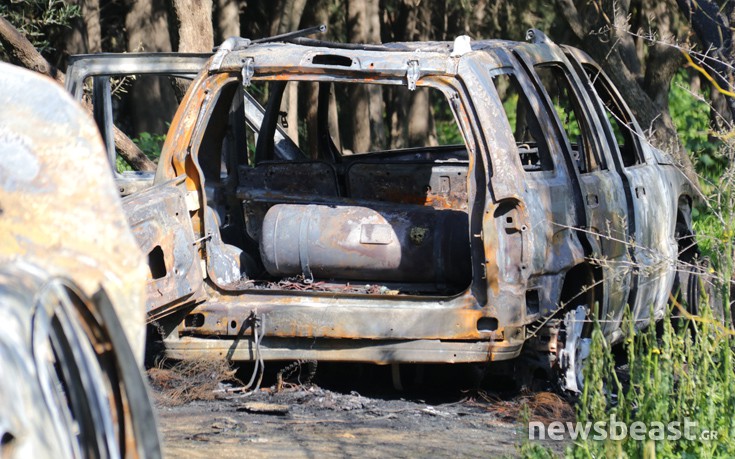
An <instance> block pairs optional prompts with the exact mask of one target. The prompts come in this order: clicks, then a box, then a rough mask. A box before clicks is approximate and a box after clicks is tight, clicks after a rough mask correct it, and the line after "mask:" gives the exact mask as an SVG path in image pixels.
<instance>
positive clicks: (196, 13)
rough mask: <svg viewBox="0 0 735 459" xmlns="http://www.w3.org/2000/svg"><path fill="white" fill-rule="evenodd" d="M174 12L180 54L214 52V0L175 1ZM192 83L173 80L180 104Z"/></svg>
mask: <svg viewBox="0 0 735 459" xmlns="http://www.w3.org/2000/svg"><path fill="white" fill-rule="evenodd" d="M173 11H174V15H175V16H176V25H177V27H176V37H175V42H176V43H178V52H180V53H207V52H210V51H212V48H214V30H213V28H212V0H173ZM172 41H174V40H172ZM190 83H191V82H190V81H189V80H187V79H185V78H175V79H174V80H173V89H174V93H176V99H177V100H178V101H179V102H181V100H182V99H183V98H184V94H186V90H187V89H189V84H190Z"/></svg>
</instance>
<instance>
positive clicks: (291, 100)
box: [276, 0, 306, 145]
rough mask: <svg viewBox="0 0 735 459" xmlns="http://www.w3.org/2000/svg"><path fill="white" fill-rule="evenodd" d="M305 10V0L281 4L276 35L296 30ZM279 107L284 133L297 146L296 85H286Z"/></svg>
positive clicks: (288, 0)
mask: <svg viewBox="0 0 735 459" xmlns="http://www.w3.org/2000/svg"><path fill="white" fill-rule="evenodd" d="M305 8H306V0H286V1H284V2H283V9H282V12H281V21H280V23H279V25H278V30H277V32H276V33H277V34H282V33H286V32H291V31H293V30H298V28H299V25H300V24H301V16H303V14H304V9H305ZM281 107H282V108H283V110H284V111H285V112H286V122H287V123H288V127H287V128H286V132H287V133H288V136H289V137H291V140H293V141H294V142H295V143H296V144H297V145H298V144H299V93H298V86H297V84H296V83H291V84H288V85H286V90H285V92H284V94H283V101H282V102H281Z"/></svg>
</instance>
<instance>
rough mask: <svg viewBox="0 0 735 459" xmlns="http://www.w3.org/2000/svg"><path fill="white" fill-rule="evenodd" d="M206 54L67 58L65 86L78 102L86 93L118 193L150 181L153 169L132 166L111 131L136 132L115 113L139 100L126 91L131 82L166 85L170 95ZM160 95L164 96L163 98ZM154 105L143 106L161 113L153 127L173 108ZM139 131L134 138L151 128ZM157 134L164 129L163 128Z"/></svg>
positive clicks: (148, 135) (118, 134) (166, 118)
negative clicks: (161, 108) (138, 169)
mask: <svg viewBox="0 0 735 459" xmlns="http://www.w3.org/2000/svg"><path fill="white" fill-rule="evenodd" d="M210 56H211V54H208V53H203V54H184V53H129V54H117V53H109V54H106V53H103V54H92V55H78V56H71V57H70V58H69V68H68V71H67V78H66V89H67V91H69V92H70V93H71V94H72V96H73V97H74V98H75V99H76V100H78V101H80V102H81V101H82V100H83V99H84V98H87V99H88V100H89V101H90V102H91V104H92V107H93V116H94V119H95V122H96V123H97V127H98V128H99V130H100V134H101V135H102V139H103V140H104V142H105V147H106V149H107V155H108V158H109V161H110V165H111V167H112V170H113V172H114V174H115V182H116V184H117V186H118V190H119V191H120V194H121V195H123V196H127V195H129V194H132V193H134V192H136V191H139V190H142V189H145V188H147V187H149V186H151V185H152V184H153V177H154V175H155V172H154V171H146V172H142V171H136V170H131V168H130V167H128V166H127V165H126V164H125V162H124V160H123V159H122V157H120V156H119V155H118V152H117V151H116V147H115V139H116V137H122V136H124V135H125V134H128V135H129V136H130V137H132V135H131V134H135V133H136V132H137V131H135V130H132V131H131V130H130V129H132V128H131V126H130V123H131V120H130V119H119V117H118V112H120V111H121V110H123V109H124V108H125V105H126V104H127V105H130V104H131V103H141V102H140V101H139V100H136V97H137V98H138V99H140V94H128V92H130V90H131V88H132V86H131V85H132V84H135V83H136V82H139V83H141V84H143V85H151V86H155V87H156V90H157V91H159V92H160V91H162V90H166V91H168V93H171V96H170V98H173V95H172V94H173V89H172V86H173V84H174V83H178V84H185V83H181V82H182V81H184V82H185V81H187V80H191V79H193V78H194V77H195V76H196V75H197V73H199V72H200V71H201V69H202V68H203V67H204V64H205V63H206V62H207V59H208V58H209V57H210ZM160 100H161V101H164V100H165V98H161V99H160ZM174 102H175V101H174ZM143 103H146V102H143ZM148 103H149V104H150V103H151V102H148ZM156 108H157V107H154V106H150V105H149V106H147V107H146V110H147V111H149V112H151V113H155V114H156V116H157V117H159V118H160V120H159V122H158V124H160V127H159V128H158V129H165V128H166V124H167V123H170V121H171V119H170V116H173V113H167V114H160V115H159V114H158V113H159V112H160V111H161V110H156ZM118 125H119V126H118ZM118 128H120V129H118ZM123 131H124V132H125V134H123ZM121 134H123V135H122V136H121ZM144 134H145V137H141V138H140V139H138V143H140V141H141V140H143V141H145V140H147V139H150V138H151V135H152V134H156V133H155V132H146V133H144ZM161 134H165V131H162V132H161ZM160 137H163V135H161V136H160ZM154 161H155V158H154Z"/></svg>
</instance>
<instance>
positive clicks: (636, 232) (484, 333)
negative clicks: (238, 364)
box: [72, 30, 696, 390]
mask: <svg viewBox="0 0 735 459" xmlns="http://www.w3.org/2000/svg"><path fill="white" fill-rule="evenodd" d="M161 70H162V69H158V70H157V71H161ZM110 74H112V72H109V71H108V72H105V71H104V70H100V71H99V72H98V73H97V74H95V75H98V76H99V77H105V76H109V75H110ZM85 75H86V76H90V75H92V76H94V75H93V74H92V73H87V74H85ZM72 84H73V83H72ZM294 85H295V86H297V87H298V88H303V87H308V88H310V89H309V91H311V92H307V93H308V94H310V95H311V99H309V100H310V101H311V107H310V108H311V110H312V112H311V114H310V118H309V120H307V121H304V120H301V121H298V122H299V128H300V131H299V132H301V134H298V135H296V136H292V137H289V130H288V129H287V127H288V126H287V125H288V121H289V119H290V120H293V119H294V118H289V114H287V113H284V111H283V107H284V106H285V103H284V99H285V98H288V97H294V96H293V94H302V95H303V94H304V93H305V92H304V90H302V89H296V90H291V89H289V88H291V87H292V86H294ZM358 87H360V88H362V87H364V88H366V89H365V90H366V91H367V92H368V93H370V91H378V94H380V96H379V97H378V99H377V100H381V99H382V100H388V99H390V98H398V100H401V101H410V98H411V97H428V98H429V100H432V101H435V102H432V103H433V105H432V106H433V107H434V108H432V110H436V108H435V107H436V106H437V105H436V104H437V103H442V104H444V107H446V110H447V111H446V113H449V114H451V115H450V119H451V120H453V123H452V124H453V126H454V127H455V128H456V130H457V132H458V133H459V135H458V136H457V137H456V139H458V140H459V143H457V144H452V145H436V144H437V142H436V141H434V140H431V139H423V140H418V141H416V140H415V139H414V140H412V141H411V142H410V143H409V144H407V145H398V146H397V147H396V146H395V145H389V144H390V142H387V141H384V140H380V139H382V138H383V137H381V135H380V133H378V134H375V132H377V131H375V130H372V126H371V131H370V132H371V139H370V142H368V144H366V145H358V144H357V142H353V144H351V145H348V144H347V143H345V142H342V141H341V140H340V138H345V136H344V135H341V134H344V132H345V130H344V126H345V125H349V123H351V122H352V121H349V119H350V118H352V119H360V118H365V117H368V116H369V114H368V113H367V112H366V111H363V110H367V109H363V108H361V106H358V105H355V104H354V103H353V102H354V100H355V99H350V98H349V97H348V96H344V97H342V96H343V95H349V94H351V92H350V91H354V88H358ZM375 88H377V89H375ZM78 92H79V91H78V90H77V93H78ZM422 94H423V95H422ZM426 94H428V96H427V95H426ZM340 101H342V103H341V104H340ZM351 101H352V102H351ZM408 104H409V102H406V106H408ZM402 115H403V116H406V113H405V112H403V113H402V112H401V111H400V110H397V111H394V112H393V113H387V114H386V113H382V112H379V115H378V116H377V117H372V118H373V119H378V120H383V121H384V122H385V123H386V124H390V123H389V118H390V117H391V116H392V117H394V119H395V117H400V116H402ZM103 124H104V123H101V124H100V125H101V126H102V125H103ZM292 132H293V131H292ZM304 132H306V134H304ZM421 142H423V143H421ZM108 145H109V144H108ZM299 145H300V146H299ZM386 146H387V147H388V148H386ZM391 147H395V148H391ZM110 148H112V147H111V146H110ZM348 153H350V154H348ZM691 201H692V189H691V186H690V185H689V184H688V183H687V181H686V178H685V177H684V175H683V174H681V172H680V171H679V170H678V169H677V168H676V167H675V165H674V164H672V161H671V160H670V159H669V158H668V157H667V156H666V155H664V154H663V153H662V152H661V151H658V150H656V149H654V148H652V147H651V146H650V145H649V144H648V143H647V142H646V141H645V138H644V136H643V131H642V130H641V128H640V126H638V124H637V122H636V121H635V119H634V118H633V116H632V115H631V112H630V110H629V109H628V107H627V106H626V104H625V102H624V101H623V100H622V99H621V97H620V95H619V94H618V92H617V91H616V90H615V88H614V87H613V86H612V84H611V83H610V82H609V80H608V79H607V78H606V76H605V75H604V74H603V73H602V71H601V70H600V68H599V67H598V66H597V65H596V64H595V63H594V62H592V61H591V59H590V58H589V57H588V56H586V55H585V54H584V53H582V52H581V51H579V50H576V49H573V48H569V47H560V46H557V45H556V44H554V43H553V42H551V41H549V40H547V39H546V37H545V36H544V35H543V34H542V33H540V32H539V31H535V30H532V31H529V42H528V43H517V42H507V41H500V40H487V41H473V42H469V40H467V39H466V37H464V38H461V39H459V40H457V41H456V42H455V44H452V43H398V44H386V45H346V44H334V43H325V42H319V41H315V40H310V39H305V38H294V39H289V40H284V41H283V42H266V43H256V42H250V41H249V40H246V39H230V40H228V41H227V42H225V43H224V44H223V45H222V46H221V47H220V48H219V50H217V52H216V53H215V54H214V55H213V56H212V57H211V59H210V60H208V61H207V63H206V66H205V68H204V70H203V71H202V72H201V73H200V74H199V75H198V76H197V77H196V79H195V80H194V82H193V83H192V85H191V86H190V88H189V90H188V92H187V94H186V96H185V97H184V99H183V101H182V103H181V105H180V107H179V110H178V112H177V113H176V116H175V118H174V120H173V122H172V124H171V128H170V130H169V133H168V136H167V139H166V142H165V145H164V147H163V152H162V155H161V159H160V162H159V164H158V170H157V172H156V175H155V180H154V183H153V185H152V186H150V187H148V188H145V189H143V190H141V191H137V192H135V193H132V194H130V195H129V196H127V197H125V198H124V207H125V209H126V211H127V213H128V217H129V221H130V224H131V226H132V229H133V232H134V234H135V235H136V237H137V238H138V242H139V245H140V246H141V248H142V249H143V251H144V252H145V253H148V254H149V264H150V274H149V283H148V295H149V296H148V310H149V316H150V317H151V319H152V320H156V321H157V323H158V324H159V325H160V327H159V328H160V329H161V330H163V334H164V342H165V346H166V354H167V355H168V356H170V357H174V358H179V359H192V358H228V359H233V360H256V359H264V360H269V359H270V360H289V359H315V360H335V361H360V362H376V363H403V362H423V363H441V362H445V363H452V362H489V361H501V360H508V359H512V358H515V357H517V356H518V355H519V354H520V353H521V350H522V348H523V347H524V343H525V344H526V347H527V348H528V347H533V348H534V349H537V350H539V351H540V352H541V353H542V354H544V355H547V354H548V355H551V356H552V357H558V358H557V359H556V362H557V364H559V366H560V368H561V369H562V372H563V373H564V374H565V375H566V385H567V387H568V388H570V389H572V390H574V389H575V388H576V379H577V376H578V375H577V372H578V365H575V361H576V360H577V359H579V358H582V357H583V356H584V352H585V349H584V348H585V344H586V339H585V330H584V329H585V328H586V327H583V326H582V325H583V323H584V321H585V320H586V319H588V318H590V317H591V316H596V317H597V318H599V319H602V324H603V329H604V332H605V334H606V336H607V337H608V339H609V340H611V341H616V340H619V339H620V338H621V336H622V331H621V327H620V322H621V319H622V316H623V312H624V309H625V307H626V305H629V306H630V309H631V311H632V314H633V318H634V319H635V320H636V324H638V325H639V326H644V325H645V324H647V323H649V322H650V320H651V319H652V318H651V317H649V315H650V311H653V313H654V316H655V317H654V318H653V319H655V318H657V317H660V316H661V315H662V314H663V310H664V307H665V305H666V304H667V300H668V299H669V297H670V294H671V292H672V288H674V285H675V284H676V282H677V273H676V269H675V268H676V262H677V260H678V259H679V258H680V256H681V255H680V253H682V252H683V253H685V254H686V256H687V257H691V256H693V255H692V254H693V253H694V252H695V251H696V247H694V246H692V247H689V248H688V249H687V250H684V251H682V250H680V249H681V248H682V247H684V245H682V244H689V243H690V242H691V239H690V237H691V235H692V233H691V225H690V209H691ZM682 240H686V241H687V242H686V243H682V242H681V241H682ZM678 281H679V282H684V280H682V279H679V280H678ZM651 306H653V308H651ZM530 341H532V342H530ZM552 360H554V359H552Z"/></svg>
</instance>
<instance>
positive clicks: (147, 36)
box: [125, 0, 178, 135]
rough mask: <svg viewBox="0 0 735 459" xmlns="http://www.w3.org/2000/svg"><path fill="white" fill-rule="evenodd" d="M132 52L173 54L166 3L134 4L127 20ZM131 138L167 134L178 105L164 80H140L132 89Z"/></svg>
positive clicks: (151, 0) (153, 0) (147, 1)
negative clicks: (168, 123) (147, 133)
mask: <svg viewBox="0 0 735 459" xmlns="http://www.w3.org/2000/svg"><path fill="white" fill-rule="evenodd" d="M125 29H126V32H127V39H128V51H129V52H140V51H146V52H170V51H171V50H172V48H171V39H170V37H169V28H168V11H167V7H166V4H165V2H164V1H163V0H140V1H136V2H134V3H132V5H131V7H130V10H129V11H128V14H127V16H126V17H125ZM130 96H131V102H132V107H131V111H132V113H131V117H130V119H131V120H132V121H133V132H132V133H131V134H132V135H138V134H140V133H143V132H149V133H152V134H165V133H166V131H167V129H168V127H167V126H166V122H165V121H168V120H171V119H172V118H173V114H174V111H175V110H176V107H177V105H178V101H177V100H176V96H175V94H174V90H173V88H172V87H171V85H170V84H167V83H164V82H163V79H162V78H154V77H150V78H141V79H138V80H136V81H134V82H133V84H132V88H131V89H130Z"/></svg>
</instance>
